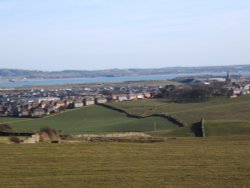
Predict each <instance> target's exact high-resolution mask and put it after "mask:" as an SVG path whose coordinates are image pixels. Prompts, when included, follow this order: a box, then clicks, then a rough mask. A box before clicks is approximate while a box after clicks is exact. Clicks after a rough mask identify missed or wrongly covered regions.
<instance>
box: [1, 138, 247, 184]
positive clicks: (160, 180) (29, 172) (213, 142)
mask: <svg viewBox="0 0 250 188" xmlns="http://www.w3.org/2000/svg"><path fill="white" fill-rule="evenodd" d="M249 148H250V139H249V137H230V138H227V137H217V138H215V137H213V138H211V137H209V138H178V139H176V140H173V139H172V140H167V141H166V142H163V143H110V142H108V143H107V142H106V143H105V142H93V143H91V142H81V143H62V144H48V143H40V144H34V145H33V144H31V145H25V144H21V145H20V144H0V149H1V158H0V165H1V173H0V182H1V187H4V188H9V187H25V188H29V187H30V188H33V187H46V188H47V187H51V188H52V187H53V188H56V187H88V188H105V187H107V188H112V187H114V188H116V187H120V188H123V187H124V188H125V187H136V188H140V187H143V188H152V187H157V188H161V187H162V188H166V187H169V188H173V187H174V188H175V187H176V188H189V187H190V188H201V187H207V188H211V187H213V188H216V187H222V188H224V187H228V188H231V187H235V188H239V187H250V180H249V176H250V161H249V156H250V150H249Z"/></svg>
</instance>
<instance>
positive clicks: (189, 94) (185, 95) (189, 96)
mask: <svg viewBox="0 0 250 188" xmlns="http://www.w3.org/2000/svg"><path fill="white" fill-rule="evenodd" d="M213 96H230V91H228V90H227V89H225V88H223V87H222V86H221V85H219V84H217V85H202V84H199V85H198V84H195V85H181V86H176V85H167V86H165V87H164V88H162V89H161V94H160V97H162V98H166V99H168V100H169V101H174V102H189V101H190V102H192V101H205V100H207V99H209V98H210V97H213Z"/></svg>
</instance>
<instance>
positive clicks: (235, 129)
mask: <svg viewBox="0 0 250 188" xmlns="http://www.w3.org/2000/svg"><path fill="white" fill-rule="evenodd" d="M111 105H113V106H115V107H117V108H120V109H123V110H125V111H127V112H129V113H133V114H138V115H143V116H147V115H150V114H154V113H162V112H167V113H169V114H172V115H174V116H176V117H177V118H179V119H180V120H182V121H184V122H186V123H188V124H189V125H192V124H193V123H195V122H197V121H199V120H200V119H201V118H205V120H206V121H205V128H206V130H207V136H210V135H211V136H213V135H214V136H219V135H224V133H225V132H224V130H225V131H226V132H227V134H228V135H232V134H237V135H239V134H245V135H248V134H249V132H250V116H249V114H250V97H249V96H244V97H239V98H236V99H229V98H215V99H211V100H209V101H207V102H200V103H168V102H166V101H164V100H157V99H154V100H147V101H142V100H141V101H140V100H137V101H130V102H118V103H112V104H111Z"/></svg>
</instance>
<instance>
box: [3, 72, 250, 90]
mask: <svg viewBox="0 0 250 188" xmlns="http://www.w3.org/2000/svg"><path fill="white" fill-rule="evenodd" d="M232 74H237V75H244V76H250V72H242V73H232ZM197 75H212V76H226V73H195V74H194V73H193V74H191V73H190V74H167V75H141V76H122V77H95V78H70V79H43V80H27V81H17V82H0V87H21V86H46V85H63V84H84V83H105V82H124V81H142V80H143V81H148V80H171V79H174V78H176V77H180V76H197Z"/></svg>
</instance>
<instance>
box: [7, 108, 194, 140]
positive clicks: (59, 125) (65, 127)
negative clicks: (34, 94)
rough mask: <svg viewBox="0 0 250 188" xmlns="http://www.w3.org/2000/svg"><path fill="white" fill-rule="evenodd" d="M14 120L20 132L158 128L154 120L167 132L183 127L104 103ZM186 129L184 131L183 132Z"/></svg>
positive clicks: (99, 132) (102, 131) (65, 132)
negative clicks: (128, 113)
mask: <svg viewBox="0 0 250 188" xmlns="http://www.w3.org/2000/svg"><path fill="white" fill-rule="evenodd" d="M18 120H19V121H20V122H18ZM11 122H13V123H11ZM10 124H11V125H12V127H14V128H15V130H16V131H17V132H26V131H27V132H30V131H34V132H35V131H38V130H40V128H41V127H45V126H49V127H52V128H55V129H56V130H62V131H63V133H64V134H84V133H89V134H104V133H110V132H131V131H133V132H148V131H150V132H152V131H153V132H154V127H155V126H154V124H156V131H159V130H165V132H166V135H169V134H170V135H171V132H172V131H175V132H176V129H179V128H178V127H177V126H176V125H173V124H172V123H170V122H169V121H167V120H166V119H163V118H160V117H151V118H145V119H135V118H128V117H127V116H125V115H124V114H122V113H119V112H116V111H114V110H110V109H107V108H105V107H101V106H90V107H84V108H81V109H77V110H73V111H68V112H64V113H62V114H59V115H56V116H51V117H46V118H41V119H33V120H29V119H28V120H25V119H24V120H23V119H17V120H16V121H13V120H12V119H10ZM185 131H188V130H185ZM185 131H184V132H185ZM177 132H178V131H177ZM182 132H183V131H181V132H180V134H183V133H182ZM188 134H189V135H191V134H190V133H185V135H188Z"/></svg>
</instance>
